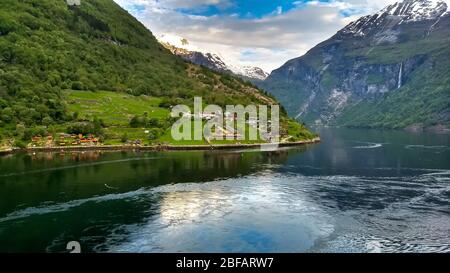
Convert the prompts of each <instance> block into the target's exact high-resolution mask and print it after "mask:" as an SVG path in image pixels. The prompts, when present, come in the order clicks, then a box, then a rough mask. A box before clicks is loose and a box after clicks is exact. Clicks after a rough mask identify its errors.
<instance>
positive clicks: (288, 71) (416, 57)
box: [261, 0, 450, 128]
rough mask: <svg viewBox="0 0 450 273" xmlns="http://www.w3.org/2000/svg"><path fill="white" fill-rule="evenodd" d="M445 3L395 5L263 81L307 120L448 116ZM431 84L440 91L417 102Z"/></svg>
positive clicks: (372, 122) (375, 122) (369, 122)
mask: <svg viewBox="0 0 450 273" xmlns="http://www.w3.org/2000/svg"><path fill="white" fill-rule="evenodd" d="M447 10H448V7H447V5H446V4H445V3H444V2H441V1H436V0H406V1H404V2H401V3H396V4H394V5H390V6H388V7H386V8H385V9H383V10H381V11H380V12H378V13H376V14H373V15H370V16H365V17H362V18H361V19H359V20H358V21H356V22H353V23H351V24H349V25H348V26H347V27H345V28H344V29H342V30H341V31H339V32H338V33H337V34H336V35H335V36H333V37H332V38H330V39H329V40H327V41H325V42H323V43H321V44H319V45H318V46H316V47H315V48H313V49H312V50H310V51H309V52H308V53H307V54H306V55H304V56H302V57H300V58H297V59H294V60H291V61H289V62H287V63H286V64H285V65H283V66H282V67H281V68H279V69H277V70H275V71H274V72H272V74H271V75H270V76H269V77H268V78H267V80H266V81H265V82H264V83H262V84H261V85H262V87H264V88H265V89H267V90H268V91H270V92H271V93H273V94H274V95H275V96H277V97H278V98H279V99H280V100H281V102H282V103H285V104H286V108H287V110H288V111H289V113H290V114H291V115H293V116H296V117H297V118H299V119H302V120H304V121H306V122H307V123H310V124H311V123H316V124H327V125H348V126H364V127H394V128H397V127H407V126H409V125H411V124H424V125H432V124H436V123H445V124H447V123H450V119H449V118H448V115H446V114H443V113H448V112H449V111H448V109H449V102H450V100H449V93H450V85H448V79H449V74H450V73H449V72H448V66H449V64H450V62H449V61H446V60H448V55H449V52H450V50H449V45H450V28H449V26H450V15H449V13H448V12H447ZM428 89H433V91H430V93H428V95H431V94H433V95H434V96H435V97H434V99H433V101H430V102H429V103H430V104H431V105H430V104H428V105H426V104H420V103H419V101H421V100H422V98H424V97H426V96H427V93H426V92H428V91H427V90H428ZM437 90H439V91H437ZM399 109H401V111H400V110H399ZM405 113H410V114H409V118H406V119H405V116H404V114H405ZM417 113H421V114H417Z"/></svg>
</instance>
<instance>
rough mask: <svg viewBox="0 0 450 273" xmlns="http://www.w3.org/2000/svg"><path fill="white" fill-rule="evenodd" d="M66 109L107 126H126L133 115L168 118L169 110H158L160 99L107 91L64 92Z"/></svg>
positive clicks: (82, 117)
mask: <svg viewBox="0 0 450 273" xmlns="http://www.w3.org/2000/svg"><path fill="white" fill-rule="evenodd" d="M66 95H67V101H68V104H69V105H68V108H69V112H70V113H71V114H73V113H75V112H78V113H79V118H81V119H89V120H90V119H92V118H94V117H95V116H96V117H97V118H99V119H102V120H103V121H104V122H105V124H106V125H107V126H108V127H109V126H122V127H123V126H125V127H126V126H128V124H129V122H130V120H131V118H132V117H133V116H135V115H143V114H144V113H148V116H149V118H158V119H163V118H167V117H169V114H170V112H169V110H167V109H164V108H160V107H159V106H158V105H159V104H160V103H161V98H155V97H149V96H145V95H141V96H139V97H135V96H131V95H128V94H125V93H116V92H108V91H97V92H90V91H66Z"/></svg>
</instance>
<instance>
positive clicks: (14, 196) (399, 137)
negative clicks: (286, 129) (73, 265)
mask: <svg viewBox="0 0 450 273" xmlns="http://www.w3.org/2000/svg"><path fill="white" fill-rule="evenodd" d="M317 131H318V132H319V134H320V135H321V137H322V140H323V142H322V143H321V144H318V145H311V146H306V147H300V148H295V149H281V150H278V151H275V152H261V151H258V150H256V151H255V150H252V151H215V152H213V151H209V152H200V151H198V152H148V153H143V152H141V153H133V152H114V153H113V152H85V153H65V154H60V153H46V154H35V155H29V154H16V155H9V156H4V157H0V252H65V251H66V244H67V242H69V241H73V240H75V241H79V242H80V243H81V246H82V251H84V252H450V135H446V134H428V133H406V132H401V131H376V130H352V129H317Z"/></svg>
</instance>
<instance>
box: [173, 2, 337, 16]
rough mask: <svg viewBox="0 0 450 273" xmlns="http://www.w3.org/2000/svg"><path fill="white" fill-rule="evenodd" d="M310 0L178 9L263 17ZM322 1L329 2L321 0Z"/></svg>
mask: <svg viewBox="0 0 450 273" xmlns="http://www.w3.org/2000/svg"><path fill="white" fill-rule="evenodd" d="M306 2H310V1H309V0H245V1H234V2H232V3H230V4H229V5H226V6H223V7H221V6H217V5H214V4H205V5H199V6H197V7H192V8H180V9H179V10H178V11H179V12H182V13H186V14H192V15H200V16H214V15H219V16H222V15H236V16H238V17H239V18H263V17H264V16H268V15H272V14H277V13H282V12H288V11H290V10H292V9H298V8H301V7H302V6H303V5H304V4H305V3H306ZM320 2H329V0H321V1H320Z"/></svg>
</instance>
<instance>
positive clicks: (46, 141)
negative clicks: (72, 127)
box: [29, 133, 101, 147]
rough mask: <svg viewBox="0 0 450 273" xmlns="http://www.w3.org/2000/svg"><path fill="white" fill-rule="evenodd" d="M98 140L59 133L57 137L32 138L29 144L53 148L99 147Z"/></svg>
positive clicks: (91, 137) (93, 137)
mask: <svg viewBox="0 0 450 273" xmlns="http://www.w3.org/2000/svg"><path fill="white" fill-rule="evenodd" d="M100 144H101V143H100V140H99V138H97V137H95V136H94V135H92V134H89V135H82V134H78V135H75V134H66V133H60V134H58V137H56V138H55V137H53V136H52V135H48V136H34V137H33V138H32V139H31V143H30V144H29V145H30V146H31V147H54V146H63V147H64V146H97V145H100Z"/></svg>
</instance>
